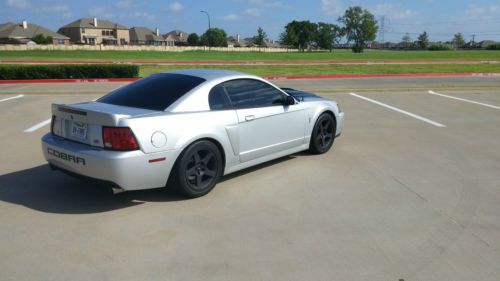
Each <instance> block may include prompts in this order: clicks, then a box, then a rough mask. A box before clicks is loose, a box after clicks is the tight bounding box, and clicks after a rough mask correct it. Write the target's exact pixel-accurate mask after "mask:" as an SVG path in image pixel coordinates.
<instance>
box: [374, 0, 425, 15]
mask: <svg viewBox="0 0 500 281" xmlns="http://www.w3.org/2000/svg"><path fill="white" fill-rule="evenodd" d="M370 11H371V12H372V13H373V14H374V15H376V16H388V17H390V18H391V19H408V18H414V17H416V16H418V12H416V11H413V10H411V9H404V8H402V7H401V4H399V3H398V4H389V3H383V4H378V5H377V6H375V8H372V9H370Z"/></svg>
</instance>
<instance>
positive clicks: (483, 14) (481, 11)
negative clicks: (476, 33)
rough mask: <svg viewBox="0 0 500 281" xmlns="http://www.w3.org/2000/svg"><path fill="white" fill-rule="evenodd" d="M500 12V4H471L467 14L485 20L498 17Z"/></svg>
mask: <svg viewBox="0 0 500 281" xmlns="http://www.w3.org/2000/svg"><path fill="white" fill-rule="evenodd" d="M499 13H500V6H497V5H491V6H489V7H484V6H477V5H469V6H468V7H467V10H466V11H465V14H466V15H467V16H468V17H471V18H474V19H476V20H484V19H491V18H495V17H498V14H499Z"/></svg>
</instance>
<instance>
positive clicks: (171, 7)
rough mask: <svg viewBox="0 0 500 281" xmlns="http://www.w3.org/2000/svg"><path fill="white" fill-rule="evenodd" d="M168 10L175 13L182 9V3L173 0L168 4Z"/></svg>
mask: <svg viewBox="0 0 500 281" xmlns="http://www.w3.org/2000/svg"><path fill="white" fill-rule="evenodd" d="M168 10H169V11H170V12H174V13H177V12H180V11H182V10H184V6H182V4H181V3H179V2H173V3H171V4H170V5H168Z"/></svg>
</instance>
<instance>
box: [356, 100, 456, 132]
mask: <svg viewBox="0 0 500 281" xmlns="http://www.w3.org/2000/svg"><path fill="white" fill-rule="evenodd" d="M350 95H351V96H354V97H357V98H360V99H363V100H366V101H369V102H372V103H374V104H378V105H380V106H383V107H385V108H388V109H391V110H394V111H396V112H399V113H402V114H405V115H408V116H410V117H413V118H415V119H418V120H420V121H423V122H426V123H429V124H431V125H434V126H436V127H440V128H444V127H446V126H445V125H443V124H441V123H438V122H436V121H432V120H430V119H427V118H425V117H422V116H420V115H417V114H414V113H411V112H408V111H405V110H402V109H399V108H397V107H394V106H391V105H388V104H385V103H382V102H379V101H376V100H372V99H370V98H367V97H364V96H360V95H358V94H355V93H350Z"/></svg>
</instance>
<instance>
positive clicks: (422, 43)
mask: <svg viewBox="0 0 500 281" xmlns="http://www.w3.org/2000/svg"><path fill="white" fill-rule="evenodd" d="M417 43H418V46H419V47H420V48H422V49H427V47H429V34H427V31H424V33H422V34H420V35H419V36H418V39H417Z"/></svg>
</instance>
